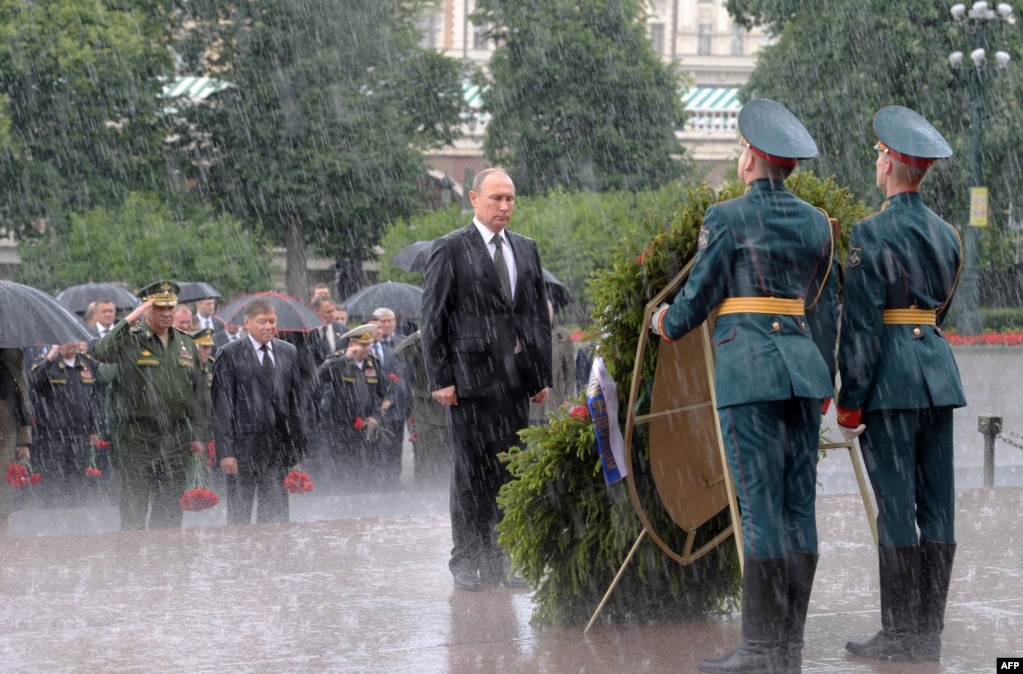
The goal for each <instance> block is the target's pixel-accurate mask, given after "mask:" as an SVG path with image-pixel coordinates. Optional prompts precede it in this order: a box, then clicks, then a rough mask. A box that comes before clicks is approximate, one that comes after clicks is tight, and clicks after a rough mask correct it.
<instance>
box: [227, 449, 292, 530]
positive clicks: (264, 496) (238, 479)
mask: <svg viewBox="0 0 1023 674" xmlns="http://www.w3.org/2000/svg"><path fill="white" fill-rule="evenodd" d="M284 442H285V440H284V438H283V436H282V435H281V434H280V433H273V432H271V433H267V434H266V435H263V436H259V437H258V439H256V440H255V445H254V446H253V447H252V448H251V449H252V453H251V457H245V458H239V460H238V474H237V475H227V476H226V478H227V522H228V524H249V523H250V522H251V521H252V505H253V501H255V502H256V522H287V521H288V519H289V517H290V514H291V513H290V510H289V508H288V490H287V489H286V488H285V487H284V478H285V477H287V475H288V470H289V468H290V467H289V466H286V465H282V464H281V460H282V457H283V443H284ZM268 457H273V458H268Z"/></svg>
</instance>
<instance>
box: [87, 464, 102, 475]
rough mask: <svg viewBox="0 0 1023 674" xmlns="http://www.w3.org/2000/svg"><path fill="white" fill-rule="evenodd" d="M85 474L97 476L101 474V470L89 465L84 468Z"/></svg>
mask: <svg viewBox="0 0 1023 674" xmlns="http://www.w3.org/2000/svg"><path fill="white" fill-rule="evenodd" d="M85 474H86V475H88V476H89V477H99V476H100V475H102V474H103V471H102V470H100V469H99V468H95V467H93V466H89V467H88V468H86V469H85Z"/></svg>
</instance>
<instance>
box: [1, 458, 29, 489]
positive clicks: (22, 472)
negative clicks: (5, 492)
mask: <svg viewBox="0 0 1023 674" xmlns="http://www.w3.org/2000/svg"><path fill="white" fill-rule="evenodd" d="M4 479H5V480H7V484H9V485H11V486H12V487H14V488H15V489H24V488H25V487H27V486H28V479H29V478H28V468H26V467H25V465H24V464H23V463H21V462H19V461H15V462H14V463H12V464H11V465H9V466H7V474H6V475H5V476H4Z"/></svg>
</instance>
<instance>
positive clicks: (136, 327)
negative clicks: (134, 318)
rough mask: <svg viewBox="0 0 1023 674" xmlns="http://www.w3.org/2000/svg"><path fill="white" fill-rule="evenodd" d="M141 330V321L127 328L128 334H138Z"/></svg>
mask: <svg viewBox="0 0 1023 674" xmlns="http://www.w3.org/2000/svg"><path fill="white" fill-rule="evenodd" d="M141 330H142V321H139V322H138V323H136V324H135V325H133V326H131V327H130V328H128V332H139V331H141Z"/></svg>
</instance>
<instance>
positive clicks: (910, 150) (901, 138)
mask: <svg viewBox="0 0 1023 674" xmlns="http://www.w3.org/2000/svg"><path fill="white" fill-rule="evenodd" d="M874 134H875V135H876V136H877V145H875V146H874V149H875V150H877V151H879V152H884V153H885V154H887V155H888V156H889V157H891V158H892V159H895V160H896V161H899V162H902V163H903V164H908V165H909V166H917V167H921V168H927V167H929V166H930V165H931V164H933V163H934V160H935V159H946V158H948V157H951V156H952V146H951V145H949V144H948V141H946V140H945V138H944V137H943V136H942V135H941V133H939V132H938V130H937V129H935V128H934V127H933V126H932V125H931V123H930V122H928V121H927V120H926V119H924V118H923V116H922V115H920V114H919V113H917V112H914V111H913V110H910V109H909V108H906V107H903V106H901V105H889V106H887V107H884V108H881V109H880V110H878V111H877V114H876V115H874Z"/></svg>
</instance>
